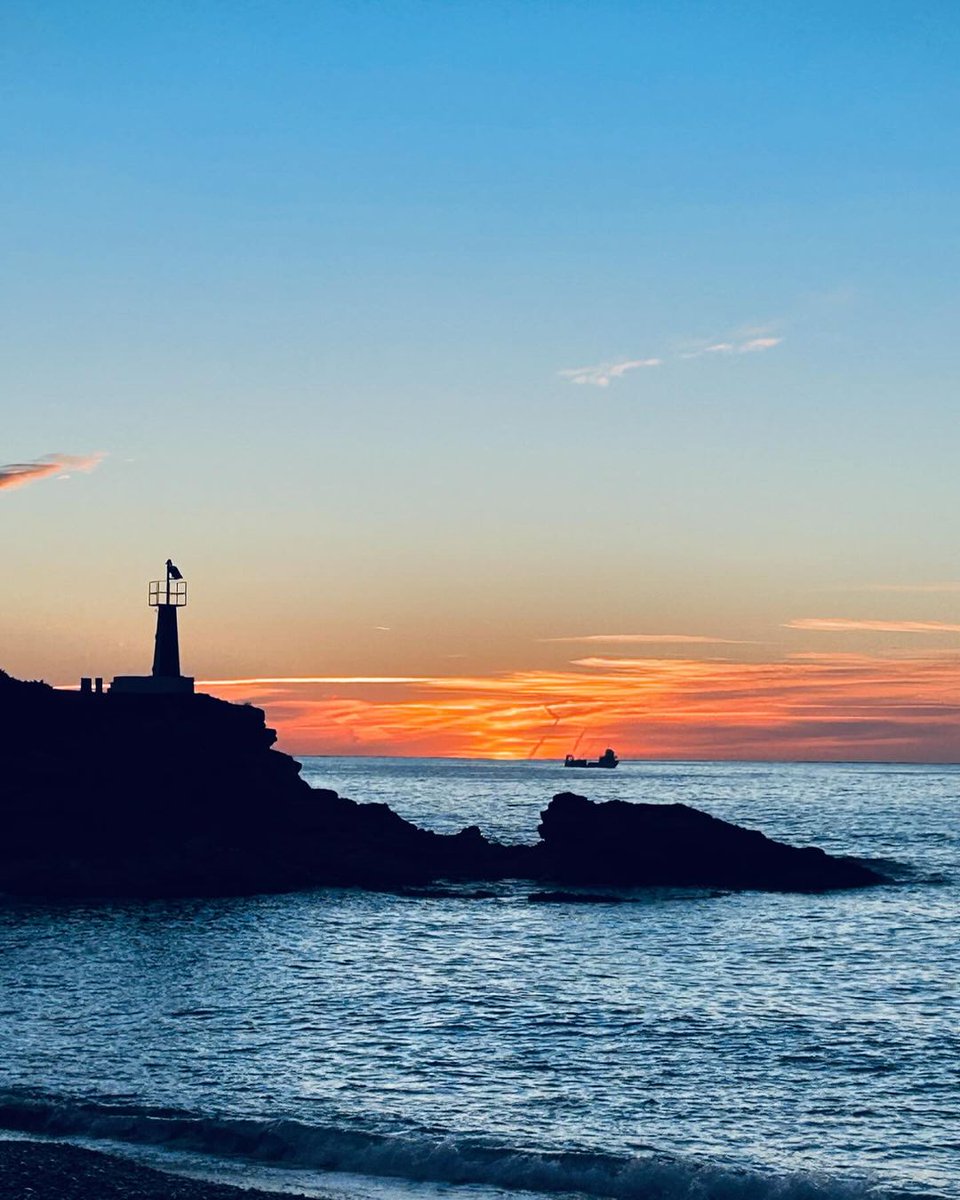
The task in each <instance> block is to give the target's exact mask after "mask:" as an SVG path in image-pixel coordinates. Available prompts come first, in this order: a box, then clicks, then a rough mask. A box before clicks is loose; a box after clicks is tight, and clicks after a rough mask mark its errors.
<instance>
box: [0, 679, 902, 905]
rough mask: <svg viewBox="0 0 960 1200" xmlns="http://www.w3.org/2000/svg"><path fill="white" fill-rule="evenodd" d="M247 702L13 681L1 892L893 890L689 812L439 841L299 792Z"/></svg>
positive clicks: (644, 808) (364, 809)
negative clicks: (512, 885) (514, 885)
mask: <svg viewBox="0 0 960 1200" xmlns="http://www.w3.org/2000/svg"><path fill="white" fill-rule="evenodd" d="M275 741H276V734H275V732H274V731H273V730H272V729H269V728H268V727H267V725H266V722H265V719H264V714H263V712H262V711H261V710H260V709H258V708H253V707H252V706H250V705H240V704H229V703H227V702H226V701H223V700H217V699H215V698H214V697H212V696H206V695H170V696H156V695H148V696H142V695H122V694H110V693H107V694H105V695H99V694H89V693H88V694H82V693H77V692H64V691H57V690H55V689H53V688H51V687H48V686H47V685H46V684H43V683H25V682H22V681H20V680H16V679H12V678H10V676H8V675H6V674H4V673H3V672H0V892H6V893H16V894H25V895H46V896H108V895H109V896H116V895H128V896H170V895H224V894H243V893H254V892H265V891H290V890H294V889H298V888H307V887H327V886H362V887H376V888H403V887H410V886H423V885H425V884H429V883H431V882H432V881H436V880H448V881H474V882H484V881H491V880H496V879H505V878H517V879H527V880H532V881H536V882H542V883H550V882H558V883H574V884H580V883H590V884H600V885H620V884H630V885H643V884H659V885H664V884H665V885H688V884H694V885H702V884H707V885H715V886H723V887H757V888H776V889H781V890H783V889H796V890H811V889H819V888H831V887H858V886H862V885H864V884H869V883H877V882H881V877H880V876H879V875H877V874H876V873H875V872H872V871H870V870H868V869H867V868H865V867H862V866H859V865H858V864H855V863H851V862H846V861H844V860H840V859H835V858H831V857H830V856H828V855H826V854H824V853H823V851H821V850H815V849H804V850H798V849H795V848H794V847H790V846H785V845H782V844H781V843H778V842H773V841H770V839H768V838H766V837H764V836H763V834H761V833H756V832H753V831H750V830H745V829H740V828H739V827H738V826H736V825H731V824H729V823H727V822H725V821H718V820H716V818H714V817H709V816H707V815H706V814H705V813H701V812H698V811H697V810H696V809H692V808H687V807H685V806H684V805H653V804H636V805H635V804H626V803H623V802H612V803H609V804H592V803H591V802H590V801H589V800H587V799H585V798H584V797H582V796H574V795H572V794H570V793H563V794H561V795H559V796H555V797H554V799H553V800H552V801H551V803H550V805H549V807H548V808H547V809H546V810H545V812H544V813H543V814H542V824H541V825H540V835H541V841H540V844H539V845H536V846H504V845H500V844H499V843H497V842H491V841H489V840H488V839H487V838H485V837H484V836H483V834H482V833H481V832H480V830H479V829H478V828H477V827H476V826H470V827H469V828H467V829H463V830H461V831H460V832H459V833H457V834H447V835H445V834H438V833H432V832H430V831H428V830H424V829H419V828H418V827H417V826H415V825H413V824H411V823H410V822H409V821H405V820H404V819H403V818H402V817H400V816H398V815H397V814H396V813H395V812H393V810H392V809H390V808H388V807H387V806H386V805H385V804H357V803H356V802H355V801H353V800H349V799H347V798H346V797H343V796H339V795H337V793H336V792H334V791H329V790H324V789H314V788H311V787H309V786H308V785H307V784H306V783H305V782H304V781H303V780H302V779H301V778H300V774H299V772H300V764H299V763H298V762H297V761H296V760H295V759H293V758H291V757H289V756H288V755H286V754H281V753H280V752H278V751H276V750H274V749H273V744H274V742H275Z"/></svg>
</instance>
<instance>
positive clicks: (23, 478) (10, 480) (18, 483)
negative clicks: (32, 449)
mask: <svg viewBox="0 0 960 1200" xmlns="http://www.w3.org/2000/svg"><path fill="white" fill-rule="evenodd" d="M103 458H104V455H103V454H102V453H98V454H88V455H76V454H47V455H45V456H44V457H43V458H38V459H35V460H34V461H33V462H26V463H7V464H6V466H0V489H3V488H6V489H11V488H18V487H25V486H26V485H27V484H28V483H36V482H37V480H39V479H49V478H50V477H51V476H53V475H60V476H65V475H69V474H70V473H71V472H72V471H92V470H93V469H94V467H97V466H99V465H100V463H101V462H102V461H103Z"/></svg>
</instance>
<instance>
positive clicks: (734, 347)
mask: <svg viewBox="0 0 960 1200" xmlns="http://www.w3.org/2000/svg"><path fill="white" fill-rule="evenodd" d="M782 341H783V338H782V337H748V338H743V339H740V340H738V341H729V342H711V343H709V344H708V345H706V346H701V347H700V348H699V349H697V350H689V351H687V352H686V353H685V354H681V355H680V357H681V358H701V357H702V356H703V355H704V354H758V353H759V352H760V351H761V350H772V349H773V348H774V346H779V345H780V343H781V342H782Z"/></svg>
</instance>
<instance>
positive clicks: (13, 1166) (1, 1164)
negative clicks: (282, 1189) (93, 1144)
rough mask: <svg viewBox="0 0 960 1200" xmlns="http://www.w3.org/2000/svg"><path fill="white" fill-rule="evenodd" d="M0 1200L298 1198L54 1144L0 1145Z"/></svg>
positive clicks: (248, 1199) (298, 1198)
mask: <svg viewBox="0 0 960 1200" xmlns="http://www.w3.org/2000/svg"><path fill="white" fill-rule="evenodd" d="M0 1200H302V1197H294V1196H291V1195H289V1194H287V1195H286V1197H284V1195H282V1194H281V1193H279V1192H264V1191H261V1190H259V1189H254V1188H241V1187H233V1186H232V1185H230V1184H223V1183H207V1182H205V1181H203V1180H196V1179H184V1178H183V1177H181V1176H177V1175H168V1174H166V1172H163V1171H155V1170H153V1169H152V1168H151V1167H142V1166H139V1165H138V1164H136V1163H132V1162H129V1161H127V1160H125V1159H120V1158H113V1157H112V1156H111V1155H109V1154H103V1153H101V1152H100V1151H98V1150H86V1149H82V1148H80V1147H79V1146H67V1145H63V1144H62V1143H58V1142H29V1141H22V1142H20V1141H10V1142H5V1141H4V1142H0Z"/></svg>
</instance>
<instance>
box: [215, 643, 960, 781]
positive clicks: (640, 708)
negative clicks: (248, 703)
mask: <svg viewBox="0 0 960 1200" xmlns="http://www.w3.org/2000/svg"><path fill="white" fill-rule="evenodd" d="M261 682H262V684H264V685H266V686H265V687H258V685H257V684H256V682H255V681H251V683H250V685H245V686H243V687H241V686H239V685H237V684H226V685H225V684H222V683H221V684H220V685H208V686H209V690H211V691H218V690H221V689H222V690H223V691H224V694H225V695H226V696H227V697H228V698H230V699H239V698H244V699H251V700H253V701H254V702H256V703H262V704H264V706H265V707H266V708H267V711H268V715H269V718H270V720H271V722H272V723H273V724H274V725H276V727H277V729H278V731H279V733H280V738H281V744H282V745H283V746H284V747H285V748H287V749H289V750H291V751H293V752H294V753H301V754H310V753H318V754H336V753H352V754H356V753H365V754H409V755H450V756H463V757H497V758H529V757H538V758H560V757H562V755H563V754H564V753H565V752H566V751H567V750H568V749H570V748H571V747H572V746H573V745H574V744H575V743H576V744H579V746H580V748H581V750H583V751H587V752H593V751H595V750H597V749H602V748H603V747H604V746H605V745H607V744H610V745H614V746H616V748H617V750H618V751H619V752H620V753H621V755H623V756H624V757H636V758H726V759H744V758H746V759H751V758H752V759H782V758H791V759H860V760H891V759H893V760H904V761H957V760H960V670H958V667H957V664H956V661H955V659H954V657H953V656H942V657H930V658H924V659H902V658H895V657H884V658H879V657H877V658H875V657H870V656H866V655H850V654H841V655H835V656H828V655H819V656H800V657H798V658H796V659H788V660H786V661H780V662H768V663H738V662H730V661H716V660H711V661H703V660H697V659H656V658H650V659H643V658H630V659H606V658H595V659H582V660H579V661H578V662H576V663H572V664H570V666H569V668H566V669H561V670H556V671H516V672H508V673H502V674H499V675H490V676H476V677H471V676H436V677H424V678H417V679H410V680H408V679H402V680H394V681H393V682H392V683H391V684H390V685H389V686H387V687H383V686H381V687H375V686H372V685H371V684H369V683H367V682H365V681H361V680H356V679H354V680H351V681H349V682H344V681H342V680H339V681H337V682H333V681H330V680H326V681H324V682H322V683H316V682H310V683H298V684H291V683H286V684H281V685H278V684H277V683H276V682H275V681H261ZM238 691H239V692H241V696H238V695H237V692H238Z"/></svg>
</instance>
